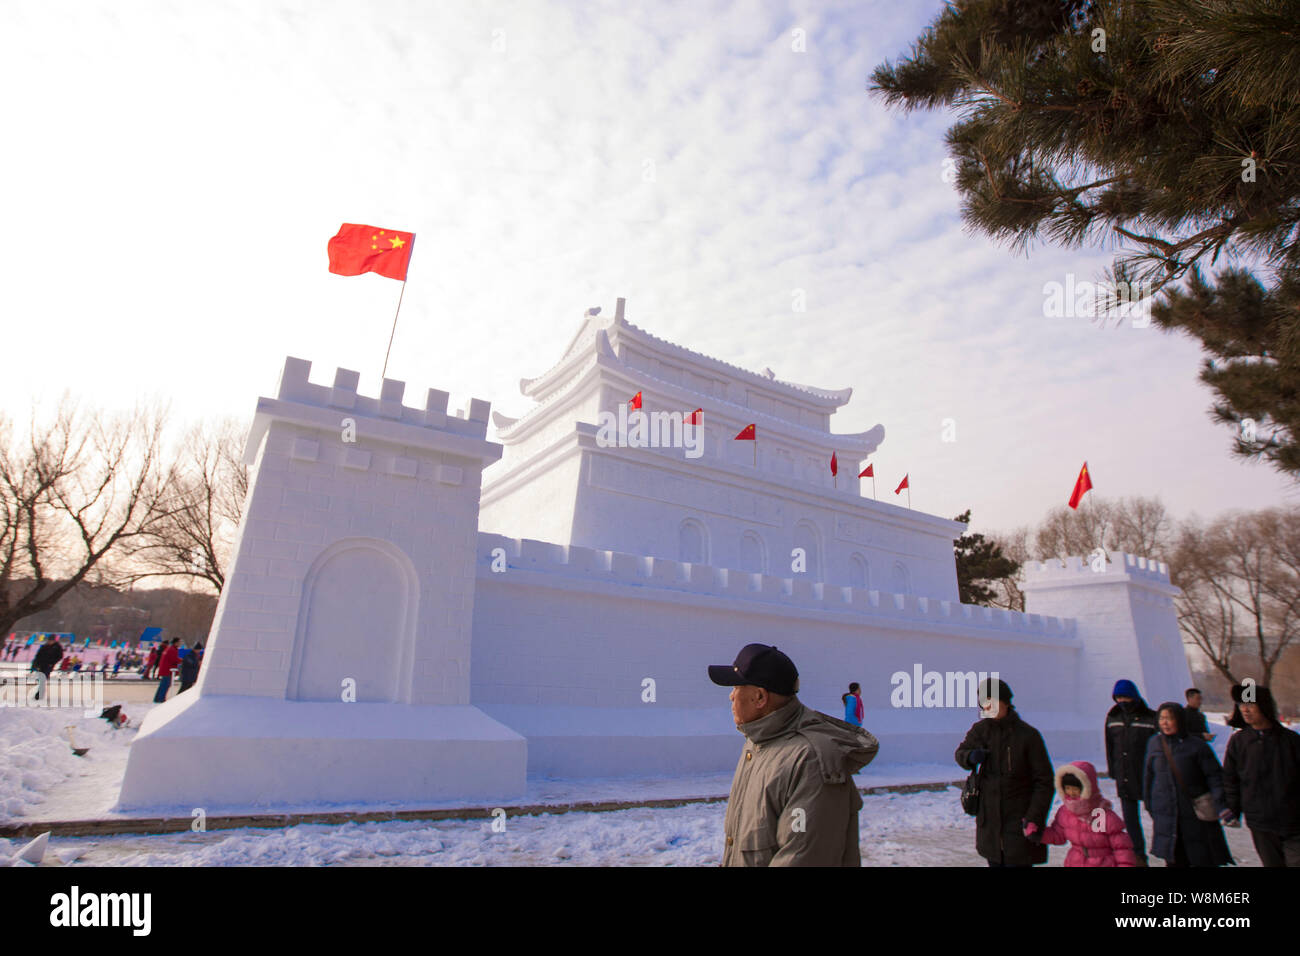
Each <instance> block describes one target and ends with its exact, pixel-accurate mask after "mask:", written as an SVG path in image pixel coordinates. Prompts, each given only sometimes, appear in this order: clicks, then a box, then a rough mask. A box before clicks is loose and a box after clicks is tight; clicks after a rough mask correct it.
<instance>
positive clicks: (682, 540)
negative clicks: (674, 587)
mask: <svg viewBox="0 0 1300 956" xmlns="http://www.w3.org/2000/svg"><path fill="white" fill-rule="evenodd" d="M677 560H678V561H685V562H687V563H689V564H708V563H709V549H708V540H707V538H706V536H705V531H704V526H703V525H702V524H700V523H699V522H698V521H696V520H695V519H694V518H687V519H686V520H685V521H683V522H682V526H681V527H680V528H679V529H678V531H677Z"/></svg>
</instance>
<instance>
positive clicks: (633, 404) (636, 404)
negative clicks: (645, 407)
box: [627, 392, 641, 408]
mask: <svg viewBox="0 0 1300 956" xmlns="http://www.w3.org/2000/svg"><path fill="white" fill-rule="evenodd" d="M627 407H628V408H640V407H641V393H640V392H637V393H636V394H635V395H633V396H632V397H631V398H630V399H628V403H627Z"/></svg>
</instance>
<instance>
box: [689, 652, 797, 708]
mask: <svg viewBox="0 0 1300 956" xmlns="http://www.w3.org/2000/svg"><path fill="white" fill-rule="evenodd" d="M709 680H711V681H713V683H715V684H720V685H721V686H723V687H739V686H741V685H743V684H748V685H751V686H753V687H762V688H763V689H764V690H770V691H771V692H772V693H774V694H783V695H785V696H787V697H793V696H794V694H795V693H796V692H798V690H799V671H798V670H796V669H795V666H794V661H792V660H790V658H788V657H786V656H785V655H784V654H782V653H781V652H780V651H778V650H777V649H776V648H775V647H769V646H768V645H766V644H746V645H745V646H744V647H742V648H741V649H740V653H739V654H737V655H736V662H735V663H734V664H710V665H709Z"/></svg>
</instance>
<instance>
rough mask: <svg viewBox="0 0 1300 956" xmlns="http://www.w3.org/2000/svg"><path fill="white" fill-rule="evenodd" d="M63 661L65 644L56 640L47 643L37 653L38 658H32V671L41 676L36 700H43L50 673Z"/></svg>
mask: <svg viewBox="0 0 1300 956" xmlns="http://www.w3.org/2000/svg"><path fill="white" fill-rule="evenodd" d="M61 660H63V644H62V643H61V642H60V641H59V640H58V639H57V638H56V639H55V640H52V641H46V642H45V643H44V644H42V645H41V646H40V647H39V648H38V649H37V651H36V656H35V657H33V658H32V667H31V669H32V670H34V671H37V672H38V673H40V674H41V682H40V684H41V686H40V687H38V688H36V696H35V698H33V699H34V700H40V699H41V691H43V690H45V684H46V682H47V681H48V680H49V679H50V671H52V670H54V665H55V664H57V663H58V662H59V661H61Z"/></svg>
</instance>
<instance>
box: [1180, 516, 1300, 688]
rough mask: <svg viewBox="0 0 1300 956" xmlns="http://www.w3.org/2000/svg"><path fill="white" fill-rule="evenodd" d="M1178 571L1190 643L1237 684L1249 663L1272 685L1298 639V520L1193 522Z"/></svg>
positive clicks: (1183, 535)
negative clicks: (1282, 660) (1276, 669)
mask: <svg viewBox="0 0 1300 956" xmlns="http://www.w3.org/2000/svg"><path fill="white" fill-rule="evenodd" d="M1175 564H1176V567H1175V575H1176V576H1175V580H1174V583H1175V584H1177V585H1178V586H1179V587H1180V588H1181V589H1182V591H1183V594H1182V596H1181V597H1179V598H1178V599H1177V605H1178V618H1179V625H1180V627H1181V628H1182V630H1183V633H1184V634H1185V635H1186V636H1187V638H1188V639H1189V640H1190V643H1192V644H1194V645H1195V646H1196V647H1197V648H1199V649H1200V651H1201V652H1202V653H1203V654H1205V656H1206V657H1207V658H1208V659H1209V661H1210V663H1211V664H1213V666H1214V667H1215V669H1216V670H1218V671H1219V673H1221V674H1222V675H1223V676H1224V677H1226V678H1227V679H1228V680H1229V681H1231V682H1232V683H1234V684H1235V683H1239V682H1240V681H1239V679H1238V676H1239V675H1238V671H1239V670H1240V668H1241V666H1242V661H1243V659H1244V660H1246V661H1249V664H1248V665H1246V666H1248V667H1250V668H1252V669H1253V668H1254V667H1256V666H1257V667H1258V668H1259V670H1258V672H1257V675H1258V676H1257V677H1256V679H1257V680H1258V681H1259V682H1260V683H1262V684H1268V683H1269V682H1270V681H1271V679H1272V675H1273V668H1274V666H1275V665H1276V664H1277V662H1278V659H1279V658H1280V657H1281V656H1282V654H1283V653H1284V652H1285V651H1286V649H1287V647H1288V646H1290V645H1292V644H1293V643H1295V642H1296V640H1297V637H1298V636H1300V515H1297V514H1296V513H1294V512H1288V511H1284V510H1282V509H1268V510H1265V511H1257V512H1236V513H1232V514H1228V515H1225V516H1223V517H1221V518H1219V519H1217V520H1216V521H1214V522H1212V523H1210V524H1209V525H1208V526H1204V525H1202V524H1200V522H1198V521H1196V520H1191V521H1188V522H1186V523H1185V525H1184V527H1183V530H1182V533H1181V535H1180V538H1179V544H1178V551H1177V559H1176V562H1175ZM1240 676H1254V675H1248V674H1241V675H1240Z"/></svg>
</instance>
